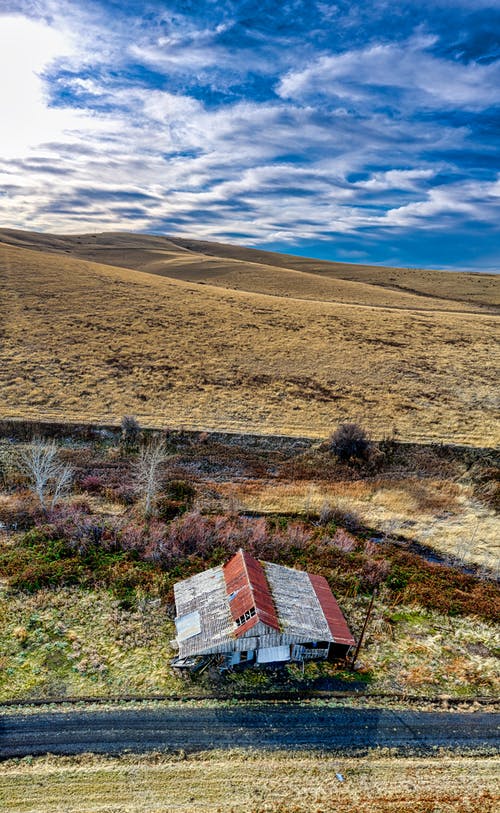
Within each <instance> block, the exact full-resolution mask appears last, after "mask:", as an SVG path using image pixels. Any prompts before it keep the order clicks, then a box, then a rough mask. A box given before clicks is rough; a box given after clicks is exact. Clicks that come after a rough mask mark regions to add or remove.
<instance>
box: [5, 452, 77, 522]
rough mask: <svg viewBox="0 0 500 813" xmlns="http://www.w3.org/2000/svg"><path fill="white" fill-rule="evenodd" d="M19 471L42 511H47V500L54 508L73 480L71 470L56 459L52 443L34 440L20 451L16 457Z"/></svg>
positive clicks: (56, 454) (56, 453)
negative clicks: (26, 480)
mask: <svg viewBox="0 0 500 813" xmlns="http://www.w3.org/2000/svg"><path fill="white" fill-rule="evenodd" d="M18 466H19V470H20V471H21V472H22V473H23V474H24V475H25V477H27V479H28V483H29V487H30V489H31V491H33V493H34V494H36V496H37V498H38V500H39V502H40V506H41V508H42V510H43V511H47V500H48V497H49V495H52V497H51V500H50V504H49V505H50V508H51V509H52V508H54V506H55V505H56V503H57V502H58V500H59V499H60V498H61V496H62V495H63V494H64V493H65V492H66V491H67V489H68V488H69V485H70V483H71V481H72V479H73V469H72V467H71V466H70V465H68V464H67V463H66V464H64V463H61V462H60V461H59V459H58V451H57V446H56V444H55V443H54V441H50V443H49V442H47V441H44V440H42V439H41V438H36V439H35V440H33V441H32V442H31V443H30V445H29V446H28V447H27V448H25V449H22V450H21V451H20V453H19V457H18Z"/></svg>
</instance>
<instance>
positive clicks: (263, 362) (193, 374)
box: [0, 244, 500, 446]
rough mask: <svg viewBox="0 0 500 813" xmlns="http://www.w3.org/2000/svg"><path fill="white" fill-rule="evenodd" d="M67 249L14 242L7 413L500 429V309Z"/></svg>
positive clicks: (301, 431) (4, 360)
mask: <svg viewBox="0 0 500 813" xmlns="http://www.w3.org/2000/svg"><path fill="white" fill-rule="evenodd" d="M42 247H43V246H42ZM64 250H68V251H69V249H62V248H59V252H60V253H58V254H54V253H52V254H49V253H44V252H42V251H41V250H36V251H35V250H28V249H24V248H20V247H15V246H9V245H7V244H3V245H2V246H1V247H0V264H1V269H2V270H1V275H2V279H1V283H2V284H1V297H2V302H1V303H0V304H1V313H2V320H1V322H0V330H1V333H2V341H1V364H0V389H1V392H2V399H1V403H0V415H1V416H4V417H7V416H10V417H21V418H22V417H29V418H36V419H39V418H41V417H46V418H54V419H62V420H88V421H106V420H107V421H110V420H115V421H116V420H119V419H120V418H121V416H122V415H124V414H130V413H132V414H135V415H136V416H137V417H138V418H139V420H140V421H141V423H142V424H143V425H151V426H154V425H156V426H171V427H181V426H185V427H195V428H215V429H224V430H234V431H247V432H252V431H253V432H257V433H261V434H286V435H307V436H310V437H325V436H326V435H328V434H329V433H330V432H331V430H332V429H333V428H334V427H335V426H336V425H337V424H338V422H339V421H341V420H346V419H351V420H357V421H359V422H361V423H363V424H364V425H366V427H367V429H368V430H369V432H370V433H371V434H372V435H373V436H374V437H382V436H384V435H387V434H388V433H390V432H391V431H392V430H393V429H396V430H397V432H399V434H400V436H401V437H402V438H405V439H412V440H439V441H445V442H446V441H450V442H456V443H465V444H471V445H476V446H493V445H495V443H496V442H497V441H498V440H499V439H500V430H499V425H498V422H497V420H496V413H495V407H496V399H495V376H496V370H497V365H496V360H495V352H494V348H495V345H494V340H495V337H496V333H497V324H498V323H497V320H496V318H495V316H494V315H493V314H489V313H467V312H465V309H466V306H464V307H463V312H461V313H455V312H446V311H440V310H435V311H431V310H423V309H422V310H418V309H416V308H413V309H410V308H409V306H408V304H406V305H405V306H400V305H398V306H397V307H394V306H392V305H391V306H390V307H374V306H373V305H366V304H364V305H363V304H356V305H353V304H347V303H346V302H341V303H339V302H329V301H315V300H313V299H309V300H307V299H302V300H301V299H295V298H292V297H290V296H287V297H285V296H281V295H279V296H278V295H275V296H270V295H265V294H262V293H253V292H247V291H237V290H229V289H226V290H224V289H223V288H221V287H216V286H214V285H208V284H203V285H201V284H199V283H196V282H193V283H191V282H186V281H184V280H178V279H173V278H167V277H163V276H160V275H158V274H155V275H153V274H148V273H144V272H140V271H135V270H129V269H123V268H118V267H111V266H106V265H99V264H96V263H92V262H88V261H84V260H78V259H74V258H72V257H69V256H65V255H64V253H61V252H62V251H64ZM262 273H263V272H262ZM435 273H438V272H435ZM320 282H321V284H324V282H325V280H322V279H321V280H320ZM283 284H284V283H283ZM353 284H354V283H353ZM276 286H277V288H278V289H282V288H283V285H282V284H281V282H279V280H278V281H277V282H276ZM373 287H375V286H373ZM377 291H382V292H383V296H384V298H385V297H388V299H387V298H386V299H385V300H384V301H386V302H391V303H393V302H394V297H400V296H404V297H407V296H409V294H406V293H404V294H402V293H398V292H395V291H383V289H382V288H377ZM332 296H333V294H332ZM360 296H361V295H360ZM361 298H362V297H361ZM418 299H419V301H420V300H423V301H424V302H425V303H427V307H429V305H428V303H429V302H431V301H432V300H431V298H430V297H418ZM455 307H456V304H455V305H454V308H455ZM467 307H468V305H467Z"/></svg>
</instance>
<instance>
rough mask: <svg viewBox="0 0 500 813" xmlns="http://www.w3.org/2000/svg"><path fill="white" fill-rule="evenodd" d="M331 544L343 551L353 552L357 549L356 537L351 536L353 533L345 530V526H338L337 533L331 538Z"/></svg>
mask: <svg viewBox="0 0 500 813" xmlns="http://www.w3.org/2000/svg"><path fill="white" fill-rule="evenodd" d="M330 544H331V545H333V547H334V548H337V550H340V551H342V552H343V553H352V551H353V550H356V547H357V541H356V539H355V538H354V537H353V536H351V534H349V533H347V531H345V530H344V529H343V528H337V530H336V531H335V535H334V536H333V538H332V539H331V540H330Z"/></svg>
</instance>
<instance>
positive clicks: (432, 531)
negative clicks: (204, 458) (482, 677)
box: [217, 475, 500, 573]
mask: <svg viewBox="0 0 500 813" xmlns="http://www.w3.org/2000/svg"><path fill="white" fill-rule="evenodd" d="M217 488H218V491H219V493H220V494H221V495H222V496H223V497H224V498H225V506H226V507H227V508H230V507H233V508H237V509H238V510H240V511H255V512H258V513H263V514H269V513H271V514H274V513H278V514H280V513H282V514H290V513H292V514H295V513H297V514H305V515H307V514H308V512H314V513H319V512H320V511H321V509H322V508H324V507H325V506H331V507H333V508H335V509H337V510H339V511H341V512H352V513H354V514H355V515H356V516H357V517H359V519H360V520H361V521H362V522H364V523H366V524H367V525H368V526H370V527H373V528H375V529H377V531H379V532H381V533H382V534H388V535H391V534H392V535H394V534H396V535H398V536H402V537H405V538H406V539H409V540H414V541H417V542H421V543H424V544H426V545H429V546H431V547H433V548H435V549H436V550H438V551H440V552H441V553H444V554H449V555H451V556H453V557H454V558H455V559H457V560H458V561H459V562H464V563H475V564H478V565H480V566H483V567H485V568H487V569H488V570H489V571H490V572H492V573H498V572H499V567H500V534H499V521H498V513H497V512H496V511H495V510H494V509H493V508H491V507H489V506H487V505H484V504H483V503H481V502H479V501H478V500H477V499H475V498H474V496H473V494H472V487H471V485H470V484H465V483H464V482H456V481H454V480H453V479H452V478H451V477H450V478H449V479H434V478H427V479H425V480H422V479H421V478H419V477H417V476H411V475H409V476H407V477H401V478H399V479H395V478H394V477H393V478H384V477H375V478H370V479H367V480H361V479H359V480H355V481H342V480H340V481H337V482H332V481H331V480H329V481H328V480H324V481H322V480H315V481H307V480H306V481H304V480H298V481H291V482H280V481H276V480H253V481H250V480H245V481H242V482H237V483H234V482H227V483H220V484H218V485H217Z"/></svg>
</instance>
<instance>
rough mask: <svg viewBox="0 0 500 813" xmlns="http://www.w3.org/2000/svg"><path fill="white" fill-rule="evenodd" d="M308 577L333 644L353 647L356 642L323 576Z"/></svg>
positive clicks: (310, 575)
mask: <svg viewBox="0 0 500 813" xmlns="http://www.w3.org/2000/svg"><path fill="white" fill-rule="evenodd" d="M308 576H309V579H310V580H311V584H312V586H313V588H314V592H315V593H316V595H317V597H318V600H319V603H320V604H321V609H322V610H323V613H324V616H325V618H326V620H327V623H328V626H329V627H330V632H331V633H332V635H333V637H334V638H335V642H336V643H339V644H349V645H350V646H353V645H354V644H355V643H356V641H355V640H354V638H353V637H352V635H351V633H350V631H349V627H348V626H347V623H346V620H345V618H344V616H343V615H342V611H341V609H340V607H339V605H338V604H337V602H336V601H335V598H334V597H333V593H332V591H331V590H330V587H329V586H328V582H327V580H326V579H325V577H324V576H313V575H312V574H311V573H309V574H308Z"/></svg>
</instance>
